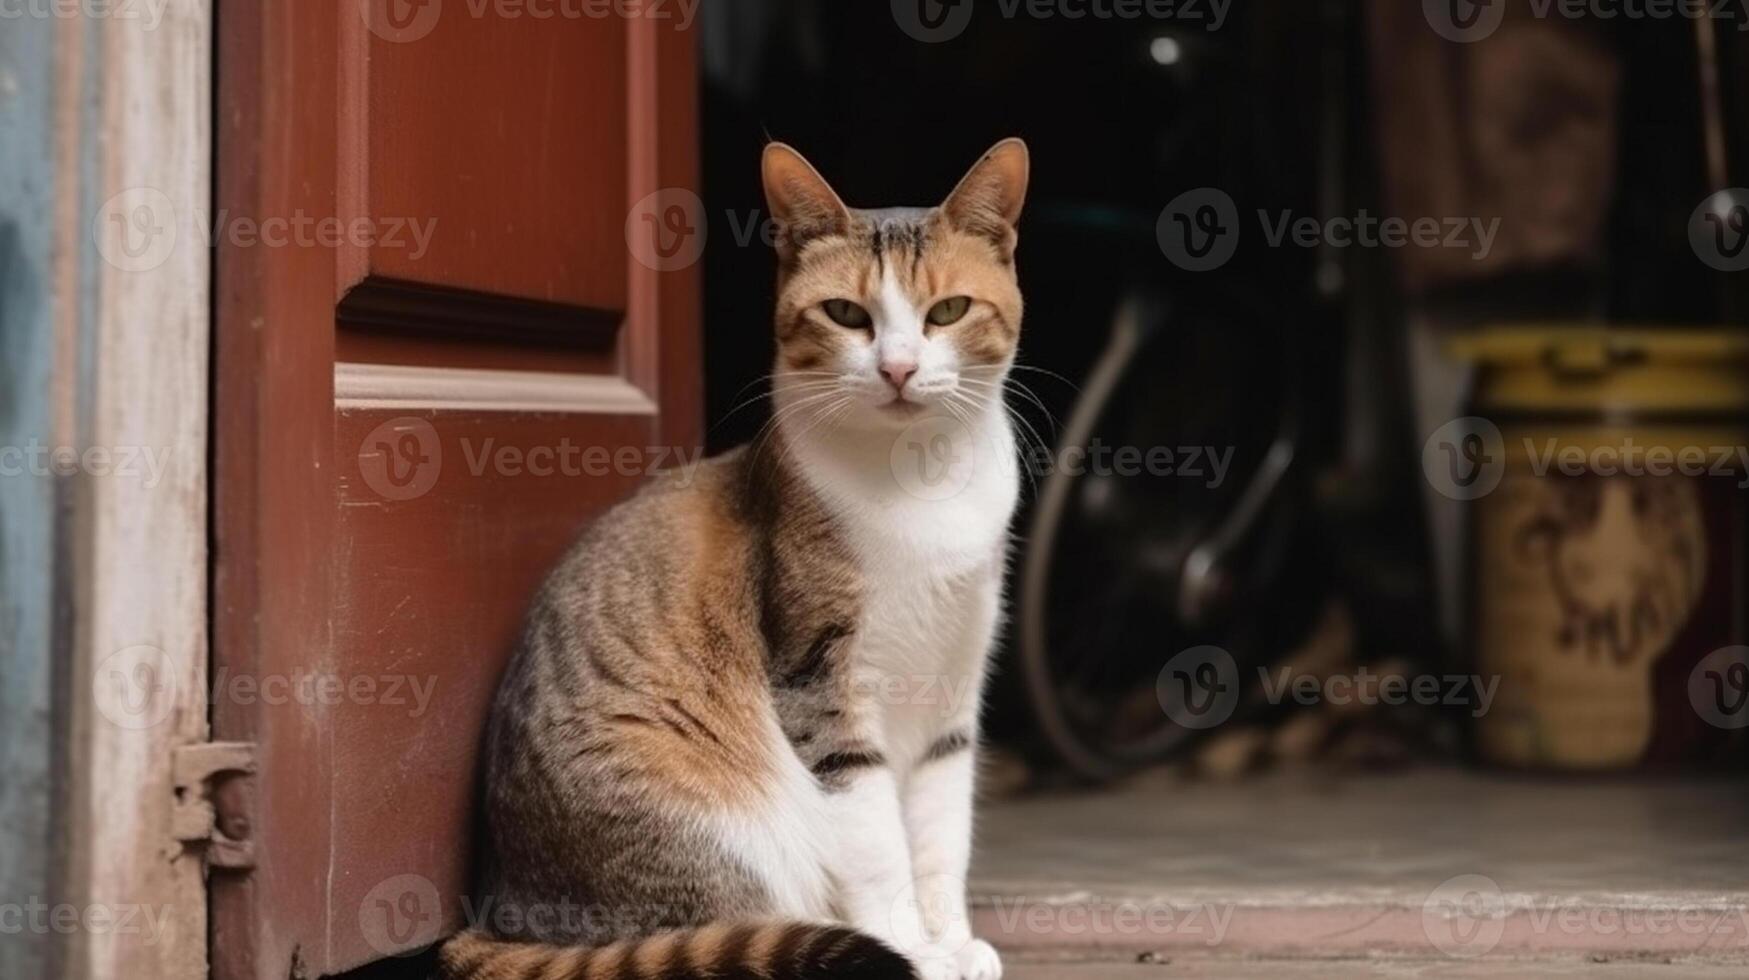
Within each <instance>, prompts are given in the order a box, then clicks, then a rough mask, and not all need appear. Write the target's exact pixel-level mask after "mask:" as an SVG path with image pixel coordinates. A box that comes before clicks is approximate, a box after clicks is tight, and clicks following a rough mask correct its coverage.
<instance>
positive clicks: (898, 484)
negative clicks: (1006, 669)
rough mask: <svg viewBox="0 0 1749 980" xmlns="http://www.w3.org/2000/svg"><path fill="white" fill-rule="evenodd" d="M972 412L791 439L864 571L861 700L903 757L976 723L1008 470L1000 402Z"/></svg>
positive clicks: (1010, 452)
mask: <svg viewBox="0 0 1749 980" xmlns="http://www.w3.org/2000/svg"><path fill="white" fill-rule="evenodd" d="M975 421H976V422H977V426H976V427H975V428H972V427H967V426H963V425H960V424H958V423H953V424H947V425H936V424H931V423H928V422H923V423H919V424H918V425H916V426H913V427H911V428H910V429H907V430H906V431H905V432H901V433H883V434H880V435H878V436H871V435H869V434H859V435H854V436H851V437H848V438H846V437H843V436H840V435H838V434H834V436H833V437H832V441H831V442H828V443H813V444H805V445H802V446H798V447H797V461H798V462H799V463H800V464H801V470H802V472H803V473H804V474H806V478H807V479H808V481H809V482H810V484H812V485H813V487H814V489H815V490H816V492H818V493H819V494H820V495H821V497H822V499H823V500H824V501H825V502H826V504H827V506H828V507H829V508H830V509H831V510H832V511H833V513H834V516H836V517H837V518H838V519H839V521H840V525H841V526H842V527H843V528H844V531H845V533H846V535H847V536H848V538H849V544H850V547H851V549H852V552H853V553H854V554H855V555H856V557H857V560H858V564H859V565H860V566H861V567H862V570H863V574H864V582H865V605H864V609H863V614H862V621H861V622H860V623H859V624H858V628H857V632H856V640H855V644H856V645H855V647H854V662H855V663H856V665H857V679H858V701H859V702H860V707H861V708H863V709H864V710H867V711H868V712H869V713H870V715H871V716H872V717H874V718H877V719H878V722H879V724H880V726H881V728H882V729H883V730H884V732H885V734H886V742H887V748H888V751H889V753H890V754H891V755H892V756H893V757H894V758H893V761H894V762H895V764H898V765H900V766H904V765H906V764H907V763H909V762H912V761H915V760H916V759H917V758H919V757H921V755H922V754H923V753H924V752H925V751H926V750H927V749H928V747H929V745H930V744H931V743H932V742H933V741H934V740H935V739H936V738H939V737H940V736H941V735H942V734H945V733H946V732H949V731H953V730H959V729H964V728H966V727H968V726H970V725H972V724H974V723H975V717H976V713H977V708H978V698H979V696H980V694H981V691H982V686H983V679H984V673H985V660H986V658H987V655H988V652H989V649H990V646H991V644H992V642H993V640H994V638H995V635H996V631H997V628H998V621H999V619H1000V613H1001V591H1002V578H1003V572H1004V569H1005V566H1006V557H1007V542H1008V524H1009V521H1010V519H1011V517H1012V516H1013V513H1014V507H1015V503H1016V501H1017V499H1018V496H1019V473H1018V470H1017V469H1016V463H1015V443H1014V435H1013V431H1012V430H1011V429H1010V428H1009V425H1008V421H1007V419H1006V418H1005V417H1004V415H1003V414H1002V412H1001V410H1000V409H999V408H998V409H995V410H993V411H991V412H989V413H987V414H986V415H985V417H983V418H981V419H977V420H975ZM944 440H945V441H944ZM918 465H935V466H940V467H946V468H947V469H948V470H950V471H937V472H933V473H926V474H923V476H921V477H920V474H919V472H918V471H917V470H915V469H912V467H913V466H918ZM924 477H928V478H924Z"/></svg>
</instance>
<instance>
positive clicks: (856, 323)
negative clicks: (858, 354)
mask: <svg viewBox="0 0 1749 980" xmlns="http://www.w3.org/2000/svg"><path fill="white" fill-rule="evenodd" d="M820 307H821V308H822V309H824V310H825V311H826V315H827V316H829V317H831V318H832V322H833V323H836V324H838V325H839V326H841V327H851V328H853V329H856V330H866V329H868V327H869V325H870V324H872V323H873V322H874V321H872V320H870V319H869V316H868V311H867V310H865V309H863V308H862V307H860V306H857V305H856V304H855V303H852V302H851V301H849V300H847V299H829V300H827V301H826V302H824V303H821V304H820Z"/></svg>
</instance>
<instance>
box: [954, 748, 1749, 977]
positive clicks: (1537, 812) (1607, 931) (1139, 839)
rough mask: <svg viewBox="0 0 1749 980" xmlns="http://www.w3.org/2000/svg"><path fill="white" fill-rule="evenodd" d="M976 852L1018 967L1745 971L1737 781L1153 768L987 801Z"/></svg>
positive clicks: (1141, 971) (994, 937) (980, 924)
mask: <svg viewBox="0 0 1749 980" xmlns="http://www.w3.org/2000/svg"><path fill="white" fill-rule="evenodd" d="M979 844H980V847H979V854H978V859H977V862H976V865H975V872H974V876H973V881H972V890H973V894H974V895H975V896H976V897H977V901H976V904H977V909H976V911H975V913H974V914H975V918H976V920H977V921H976V928H977V930H978V931H979V933H980V934H981V935H983V936H985V937H986V938H988V939H990V940H991V941H992V942H994V943H995V944H996V945H997V946H998V947H999V948H1002V949H1003V950H1004V952H1005V954H1006V959H1007V960H1008V962H1009V963H1010V964H1012V965H1013V967H1014V968H1013V969H1012V970H1011V971H1010V976H1011V977H1018V978H1021V980H1046V978H1051V980H1056V978H1061V977H1086V978H1089V980H1100V978H1107V977H1109V978H1112V980H1120V978H1121V980H1129V978H1132V977H1138V978H1139V977H1144V976H1161V977H1167V976H1206V977H1238V976H1253V975H1260V976H1289V977H1292V976H1300V975H1305V976H1314V975H1316V976H1351V975H1352V976H1430V977H1469V976H1497V975H1508V976H1511V975H1523V976H1592V975H1602V976H1610V975H1621V976H1629V975H1640V974H1643V973H1647V972H1651V973H1653V975H1659V976H1671V977H1677V976H1696V977H1704V976H1749V846H1746V845H1749V783H1746V782H1745V781H1743V780H1740V779H1739V780H1729V779H1680V780H1660V781H1640V780H1631V779H1612V780H1602V781H1599V780H1580V779H1549V778H1533V777H1528V776H1506V775H1485V774H1478V773H1472V772H1461V771H1444V770H1439V771H1419V772H1410V773H1405V774H1401V775H1396V776H1369V777H1355V778H1335V777H1329V776H1318V777H1312V776H1299V777H1288V776H1277V777H1271V778H1264V779H1260V780H1256V781H1251V782H1245V783H1239V784H1233V785H1208V784H1194V785H1190V784H1173V783H1168V782H1164V781H1156V782H1154V783H1152V784H1136V785H1132V786H1130V787H1127V788H1125V789H1122V790H1119V791H1114V792H1106V793H1102V794H1098V795H1087V794H1081V795H1063V796H1053V797H1042V798H1032V799H1024V800H1019V801H1008V802H1005V803H1001V804H994V805H991V806H988V807H986V808H985V810H984V812H983V814H982V815H981V819H980V831H979ZM1065 957H1067V959H1065ZM1139 957H1146V958H1148V959H1150V960H1153V961H1154V962H1152V963H1139V962H1138V958H1139ZM1294 964H1302V965H1294ZM1501 967H1505V969H1504V971H1502V969H1501ZM1654 968H1655V969H1654Z"/></svg>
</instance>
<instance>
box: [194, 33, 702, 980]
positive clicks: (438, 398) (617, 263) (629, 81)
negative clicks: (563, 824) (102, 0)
mask: <svg viewBox="0 0 1749 980" xmlns="http://www.w3.org/2000/svg"><path fill="white" fill-rule="evenodd" d="M473 6H474V5H465V4H450V5H448V8H447V12H446V13H445V14H444V15H443V17H442V18H441V19H440V21H439V22H438V24H437V25H436V27H435V29H433V30H431V31H430V33H429V34H426V35H424V36H422V37H419V38H417V39H412V40H406V41H400V42H398V41H395V40H390V39H388V38H386V37H384V36H380V35H378V34H377V33H374V32H372V31H371V30H369V29H367V26H366V23H365V20H364V18H361V17H359V16H358V9H357V8H358V5H357V4H354V3H350V2H348V3H342V4H337V5H328V4H315V3H305V2H302V0H251V2H249V3H242V2H238V3H228V4H225V5H224V6H223V7H222V8H221V16H220V18H219V24H220V25H221V29H220V37H219V64H220V74H219V93H218V97H219V110H220V113H219V115H220V120H221V128H220V137H219V149H218V189H217V196H218V208H219V209H222V210H224V211H225V212H228V213H229V214H231V215H235V216H239V217H243V218H249V219H255V220H265V219H269V218H273V217H277V216H290V215H300V216H305V217H307V218H310V219H313V220H321V219H324V218H330V217H331V218H333V219H335V220H336V221H338V222H339V223H340V224H339V227H341V228H350V227H353V226H354V225H355V224H356V222H357V220H358V219H361V218H362V219H368V222H367V224H368V225H369V226H370V227H372V228H373V229H375V230H376V231H378V232H386V231H387V229H388V228H389V227H390V223H391V222H395V221H399V222H402V223H403V227H404V225H405V223H407V222H411V221H415V220H417V221H429V222H431V223H432V225H431V235H430V239H429V247H428V248H427V249H425V250H424V251H423V252H422V253H420V254H417V255H415V254H414V250H412V249H409V248H406V247H397V246H395V245H394V244H392V243H390V242H389V241H387V239H386V238H385V239H381V240H372V241H360V240H357V239H354V238H347V239H346V240H343V241H340V242H338V243H314V244H299V245H294V246H293V247H284V248H266V247H242V246H240V245H238V244H236V243H235V242H229V241H227V240H226V239H225V238H221V239H220V241H221V244H220V246H219V251H218V255H217V264H216V311H215V357H216V361H215V367H216V372H215V387H216V391H215V403H216V411H215V413H214V427H215V431H214V440H215V451H214V474H215V479H214V487H215V490H214V501H213V504H214V541H215V574H214V605H215V614H214V623H213V633H214V635H213V639H214V663H215V667H216V671H217V675H216V681H217V683H216V684H215V697H214V699H213V704H212V715H213V729H214V737H215V738H218V739H225V740H242V741H253V742H255V743H257V745H258V757H259V760H260V761H259V765H260V771H259V773H258V774H257V775H256V777H255V779H254V781H253V784H252V785H245V786H242V787H237V788H234V789H233V790H232V792H233V793H234V794H236V795H238V796H240V797H243V799H242V800H241V802H238V803H237V804H236V809H237V810H238V811H239V812H241V813H243V814H245V815H246V816H247V820H248V827H247V832H248V834H249V835H250V836H251V837H252V838H253V839H254V841H255V853H256V855H257V866H256V868H255V869H254V870H253V871H252V872H248V873H240V872H228V871H223V870H215V871H214V874H213V877H212V880H211V885H210V892H211V899H212V903H213V910H212V911H213V973H214V976H215V977H217V978H219V980H234V978H245V977H247V978H263V980H266V978H273V980H281V978H284V977H286V976H288V975H291V974H292V971H294V969H295V970H302V971H304V973H306V974H308V975H311V976H318V975H322V974H327V973H334V972H339V971H342V970H347V969H351V968H353V967H356V966H359V965H361V964H363V963H366V962H369V961H371V960H374V959H377V958H379V957H382V956H384V955H388V954H390V953H394V952H399V951H403V950H406V949H412V948H416V947H418V946H421V945H424V944H426V943H429V942H431V941H433V940H434V939H436V938H437V937H438V936H439V935H441V934H442V933H444V932H446V931H447V930H449V929H452V928H454V927H455V926H456V925H457V924H459V922H460V919H461V913H462V911H463V906H462V904H461V902H460V901H459V900H458V898H459V895H460V893H461V891H462V889H464V888H465V887H466V884H467V881H468V877H469V873H470V869H471V851H470V845H471V836H472V834H473V830H474V827H473V815H474V811H473V801H474V799H475V794H476V792H477V773H476V769H475V767H476V762H477V751H478V746H479V740H480V737H481V735H482V733H483V728H484V724H485V718H486V713H487V708H488V704H489V701H490V698H491V695H492V691H493V688H494V686H495V684H496V681H497V678H498V676H499V674H500V673H501V671H502V669H503V665H504V662H505V659H506V658H507V656H508V654H509V652H510V649H511V646H512V643H513V642H514V638H515V635H516V631H517V628H518V624H519V622H520V618H521V614H522V610H523V608H524V607H525V605H526V604H527V602H528V598H529V596H530V594H531V592H532V590H533V589H534V588H535V586H536V584H537V583H538V582H539V580H540V578H541V576H542V575H543V574H544V573H545V571H546V569H547V568H548V567H550V565H551V564H552V562H553V561H554V560H555V559H556V558H557V557H558V555H559V554H560V553H561V552H562V551H563V550H564V549H565V548H566V547H567V546H568V544H569V543H570V541H571V540H572V538H573V537H574V536H575V534H576V533H577V530H578V529H579V528H580V526H581V525H582V524H584V523H585V522H586V521H587V520H588V519H589V518H591V517H592V516H594V515H595V514H597V513H599V512H600V511H601V510H603V509H604V508H606V507H608V506H610V505H611V504H612V503H613V502H615V501H617V500H619V499H622V498H623V497H624V496H625V495H626V494H628V493H630V492H631V491H632V489H633V488H634V487H635V486H636V485H637V483H638V482H639V481H640V479H642V478H643V476H644V475H645V473H646V472H647V471H648V470H649V469H650V468H651V467H652V465H655V464H658V463H661V462H667V461H671V460H672V459H673V455H672V453H673V450H674V449H677V448H678V449H686V450H688V451H691V450H692V447H696V446H697V445H698V443H699V441H700V425H699V421H700V420H699V411H700V409H699V406H700V397H699V396H700V392H699V387H700V380H699V365H698V343H699V338H698V316H699V311H698V301H697V284H696V281H695V279H694V276H693V274H692V270H690V269H680V270H675V271H666V272H657V271H654V270H652V269H650V268H647V267H646V266H645V265H643V264H641V263H639V262H637V261H635V260H633V259H632V258H631V256H630V255H629V251H628V248H627V244H626V241H625V237H624V235H625V231H624V229H625V224H626V214H627V211H628V202H630V201H637V200H640V199H642V198H643V197H645V196H646V195H648V194H650V193H652V192H654V191H656V190H657V189H660V188H669V187H679V188H694V187H696V172H695V171H696V164H695V155H696V146H695V142H696V141H695V135H694V131H695V112H696V100H695V91H694V87H695V80H694V54H693V50H692V38H691V37H690V36H688V35H686V34H683V33H681V32H679V31H678V30H677V29H675V28H674V27H673V26H672V23H671V22H668V21H663V20H660V19H652V18H647V17H632V18H607V19H591V18H582V19H579V20H560V21H537V20H533V19H508V20H505V19H495V18H494V16H493V15H492V14H491V13H490V11H491V10H492V9H493V8H492V7H491V6H490V5H488V6H486V7H485V8H483V9H485V10H486V11H488V14H487V15H486V16H485V17H474V16H472V15H471V11H472V9H473ZM664 447H665V448H664ZM651 448H657V449H658V451H659V454H660V457H661V458H660V459H659V458H658V455H657V454H653V453H651V452H649V450H650V449H651ZM239 681H246V683H247V684H248V687H247V691H248V692H250V693H247V694H245V693H242V692H244V691H245V688H243V687H240V686H238V685H239ZM268 683H273V684H278V685H280V687H279V688H278V690H280V691H282V692H284V691H296V690H298V689H297V688H296V687H295V685H297V684H299V683H302V684H304V685H305V689H304V690H305V691H306V692H307V693H305V694H303V695H301V696H300V695H297V694H292V695H291V696H280V697H277V698H268V697H265V696H263V694H264V692H266V691H267V686H266V685H267V684H268Z"/></svg>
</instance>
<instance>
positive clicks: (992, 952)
mask: <svg viewBox="0 0 1749 980" xmlns="http://www.w3.org/2000/svg"><path fill="white" fill-rule="evenodd" d="M954 958H955V959H956V960H957V961H958V964H957V965H958V966H959V971H960V974H959V975H960V978H961V980H1002V957H1000V956H998V955H996V947H994V946H992V945H990V944H989V943H987V942H985V941H983V940H982V939H974V940H972V941H971V942H969V943H966V945H965V948H964V949H961V950H960V951H959V955H958V956H956V957H954Z"/></svg>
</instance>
